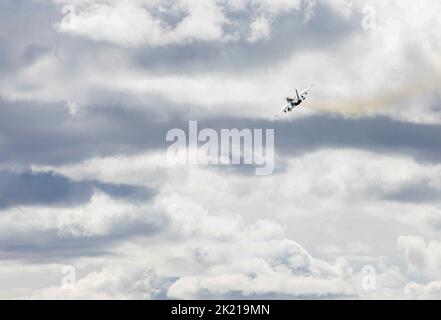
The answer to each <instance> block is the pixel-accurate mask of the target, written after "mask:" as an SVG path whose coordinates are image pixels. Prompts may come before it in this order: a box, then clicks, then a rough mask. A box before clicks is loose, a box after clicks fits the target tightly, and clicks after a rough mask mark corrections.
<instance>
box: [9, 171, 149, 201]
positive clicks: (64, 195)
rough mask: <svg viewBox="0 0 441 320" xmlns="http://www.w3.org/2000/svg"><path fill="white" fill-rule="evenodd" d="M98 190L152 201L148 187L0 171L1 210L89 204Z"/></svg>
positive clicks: (119, 196) (123, 197) (126, 197)
mask: <svg viewBox="0 0 441 320" xmlns="http://www.w3.org/2000/svg"><path fill="white" fill-rule="evenodd" d="M95 190H98V191H101V192H104V193H106V194H108V195H109V196H111V197H114V198H118V199H126V200H130V201H148V200H149V199H150V198H152V197H153V195H154V191H153V190H150V189H148V188H145V187H138V186H132V185H125V184H111V183H103V182H99V181H79V182H76V181H72V180H70V179H68V178H66V177H63V176H60V175H56V174H53V173H32V172H24V173H14V172H0V209H5V208H8V207H12V206H32V205H45V206H60V205H61V206H75V205H79V204H84V203H85V202H88V201H89V200H90V198H91V197H92V195H93V193H94V192H95Z"/></svg>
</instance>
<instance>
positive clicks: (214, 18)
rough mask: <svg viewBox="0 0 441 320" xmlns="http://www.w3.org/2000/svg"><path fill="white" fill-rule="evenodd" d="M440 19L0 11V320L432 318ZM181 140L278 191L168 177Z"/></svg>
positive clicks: (310, 0)
mask: <svg viewBox="0 0 441 320" xmlns="http://www.w3.org/2000/svg"><path fill="white" fill-rule="evenodd" d="M440 15H441V3H439V2H437V1H432V0H424V1H419V2H418V3H416V1H410V0H408V1H403V0H399V1H398V0H389V1H380V0H378V1H375V0H373V1H359V0H354V1H349V0H332V1H324V0H323V1H322V0H272V1H270V0H254V1H251V0H209V1H208V0H204V1H202V0H201V1H190V0H133V1H132V0H131V1H124V0H0V75H1V76H0V298H37V299H38V298H61V299H75V298H90V299H94V298H109V299H128V298H133V299H166V298H172V299H188V298H283V299H285V298H286V299H298V298H313V299H317V298H318V299H333V298H344V299H346V298H348V299H357V298H364V299H370V298H395V299H397V298H398V299H399V298H410V299H418V298H435V299H436V298H441V211H440V205H441V140H440V136H441V105H440V102H441V101H440V94H439V93H440V92H439V85H440V83H441V71H440V70H441V60H440V57H439V52H440V50H441V19H440ZM310 84H314V85H315V87H314V90H313V92H312V94H311V96H310V99H309V100H308V101H307V102H306V103H305V107H304V108H300V109H298V110H296V111H295V112H293V113H291V114H290V115H289V116H287V117H284V118H282V119H280V118H279V119H275V118H274V114H275V113H276V112H277V111H278V110H280V108H281V107H282V106H283V103H284V99H285V97H286V96H288V95H292V93H293V89H294V88H299V89H303V88H304V87H307V86H309V85H310ZM189 120H197V121H198V124H199V127H201V128H213V129H215V130H220V129H222V128H240V129H243V128H251V129H259V128H262V129H274V130H275V158H276V163H275V170H274V173H273V174H272V175H269V176H256V175H255V174H254V170H250V168H249V167H247V166H202V165H173V164H170V163H169V162H168V161H167V157H166V153H167V148H168V146H169V144H168V143H167V142H166V140H165V137H166V134H167V132H168V130H170V129H172V128H182V129H185V130H187V129H186V128H187V127H188V121H189Z"/></svg>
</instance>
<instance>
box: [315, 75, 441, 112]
mask: <svg viewBox="0 0 441 320" xmlns="http://www.w3.org/2000/svg"><path fill="white" fill-rule="evenodd" d="M440 84H441V74H435V73H433V74H432V75H430V76H429V77H426V78H424V79H420V80H418V81H415V82H412V83H410V84H407V85H404V86H402V87H399V88H397V89H393V90H389V91H387V92H386V93H383V94H381V95H376V96H369V97H362V98H359V99H353V100H351V99H344V100H338V99H337V100H318V101H311V103H309V104H308V105H307V107H308V108H310V109H314V110H318V111H322V112H333V113H341V114H347V115H354V116H356V115H362V114H369V113H375V112H378V111H380V110H383V109H385V108H388V107H392V106H396V105H400V104H402V103H404V102H406V101H409V100H411V99H413V98H415V97H417V96H419V95H424V94H429V93H431V92H435V91H436V90H438V88H440ZM382 91H383V90H382Z"/></svg>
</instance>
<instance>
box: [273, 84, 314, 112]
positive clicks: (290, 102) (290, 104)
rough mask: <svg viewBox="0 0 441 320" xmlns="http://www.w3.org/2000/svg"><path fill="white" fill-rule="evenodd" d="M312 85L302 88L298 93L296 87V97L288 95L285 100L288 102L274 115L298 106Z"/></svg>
mask: <svg viewBox="0 0 441 320" xmlns="http://www.w3.org/2000/svg"><path fill="white" fill-rule="evenodd" d="M313 87H314V86H313V85H311V86H310V87H309V88H307V89H305V90H303V91H302V92H300V93H299V92H298V91H297V89H296V97H295V98H290V97H288V98H286V101H287V102H288V104H287V105H286V106H284V107H283V108H282V110H280V112H279V113H278V114H276V117H277V116H279V114H283V113H288V112H291V111H292V110H293V109H294V108H295V107H297V106H299V105H300V104H301V103H302V102H303V101H305V100H306V97H307V95H308V93H309V91H310V90H311V89H312V88H313Z"/></svg>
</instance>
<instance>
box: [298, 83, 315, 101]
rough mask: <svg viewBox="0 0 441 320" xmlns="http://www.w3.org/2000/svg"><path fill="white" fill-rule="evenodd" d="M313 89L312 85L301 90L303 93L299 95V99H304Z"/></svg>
mask: <svg viewBox="0 0 441 320" xmlns="http://www.w3.org/2000/svg"><path fill="white" fill-rule="evenodd" d="M313 87H314V85H311V86H310V87H309V88H307V89H305V90H303V91H302V92H301V93H300V97H301V98H302V99H306V96H307V95H308V93H309V91H311V89H312V88H313Z"/></svg>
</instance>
